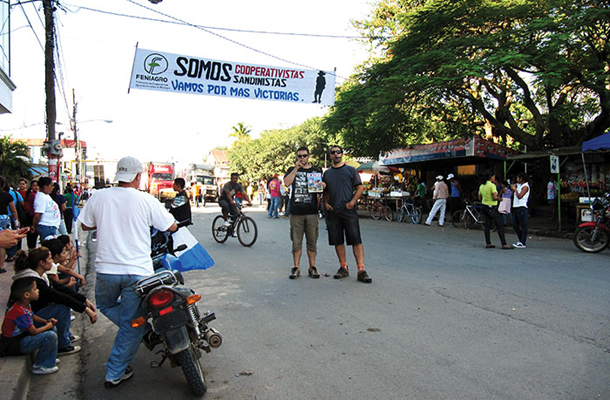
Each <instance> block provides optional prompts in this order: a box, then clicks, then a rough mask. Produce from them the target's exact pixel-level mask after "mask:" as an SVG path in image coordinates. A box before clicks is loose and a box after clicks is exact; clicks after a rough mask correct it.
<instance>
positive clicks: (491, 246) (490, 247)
mask: <svg viewBox="0 0 610 400" xmlns="http://www.w3.org/2000/svg"><path fill="white" fill-rule="evenodd" d="M495 247H496V246H495V245H493V244H488V245H487V246H485V248H487V249H494V248H495Z"/></svg>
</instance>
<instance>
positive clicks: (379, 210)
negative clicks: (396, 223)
mask: <svg viewBox="0 0 610 400" xmlns="http://www.w3.org/2000/svg"><path fill="white" fill-rule="evenodd" d="M369 214H370V215H371V218H373V219H374V220H376V221H379V220H380V219H382V218H385V219H386V220H387V221H391V220H392V219H394V214H393V212H392V209H391V208H390V207H388V206H386V205H385V204H383V202H382V201H381V200H380V199H376V200H375V201H374V202H373V205H372V206H369Z"/></svg>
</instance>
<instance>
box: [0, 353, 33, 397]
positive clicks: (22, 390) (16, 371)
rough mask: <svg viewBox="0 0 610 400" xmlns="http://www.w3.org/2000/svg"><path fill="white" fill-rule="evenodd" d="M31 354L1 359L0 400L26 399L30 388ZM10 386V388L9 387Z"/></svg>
mask: <svg viewBox="0 0 610 400" xmlns="http://www.w3.org/2000/svg"><path fill="white" fill-rule="evenodd" d="M31 369H32V357H31V356H29V355H28V356H17V357H3V358H1V359H0V386H1V387H3V388H5V389H4V390H2V391H0V400H25V399H27V396H28V391H29V388H30V378H31V376H30V370H31ZM9 388H10V389H9Z"/></svg>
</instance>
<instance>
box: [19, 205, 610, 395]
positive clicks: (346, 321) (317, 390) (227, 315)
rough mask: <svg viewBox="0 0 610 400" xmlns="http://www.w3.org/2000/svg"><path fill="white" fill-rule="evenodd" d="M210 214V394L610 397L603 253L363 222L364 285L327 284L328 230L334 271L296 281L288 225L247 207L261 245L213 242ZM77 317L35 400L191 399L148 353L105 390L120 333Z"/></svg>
mask: <svg viewBox="0 0 610 400" xmlns="http://www.w3.org/2000/svg"><path fill="white" fill-rule="evenodd" d="M217 212H218V208H217V207H215V206H212V205H208V207H206V208H205V209H204V210H196V211H195V221H196V223H195V227H194V228H193V229H192V231H193V232H194V233H195V235H196V236H197V237H198V238H199V239H200V241H201V243H202V244H203V245H204V246H205V247H206V248H207V249H208V251H209V252H210V253H211V254H212V256H213V257H214V259H215V261H216V266H215V267H213V268H212V269H210V270H208V271H196V272H189V273H187V274H185V276H186V280H187V283H188V284H189V285H191V286H192V287H193V288H194V289H196V290H197V291H199V292H200V293H201V294H202V295H203V299H204V300H203V301H202V302H201V304H202V305H201V306H200V307H203V308H204V309H207V308H209V309H210V310H213V311H215V312H216V313H217V316H218V320H217V321H215V322H214V323H213V325H214V326H215V327H216V328H217V329H219V330H220V331H221V332H222V333H223V335H224V339H225V340H224V344H223V346H222V347H221V348H219V349H216V350H213V351H212V353H210V354H207V355H204V357H203V362H202V364H203V366H204V370H205V373H206V376H207V380H208V384H209V390H208V394H207V395H206V397H205V398H208V399H230V400H234V399H259V400H260V399H278V400H279V399H282V400H285V399H330V398H339V399H366V398H369V399H418V400H422V399H423V400H425V399H469V400H470V399H486V400H488V399H519V400H523V399H553V400H559V399H610V379H608V377H609V376H610V335H609V333H610V291H609V290H608V287H610V285H609V284H610V267H609V264H610V263H609V261H610V251H606V252H604V253H602V254H593V255H589V254H583V253H582V252H579V251H578V250H576V249H575V247H574V246H573V244H572V243H571V242H570V241H567V240H560V239H552V238H543V237H534V238H532V239H531V240H530V242H529V243H528V248H527V249H525V250H512V251H503V250H499V249H485V248H484V241H483V233H482V232H481V231H471V232H467V231H465V230H457V229H454V228H451V227H446V228H438V227H425V226H421V225H418V226H414V225H410V224H398V223H388V222H383V221H372V220H368V219H364V220H362V221H361V224H362V230H363V237H364V247H365V259H366V264H367V269H368V271H369V273H370V275H371V277H372V278H373V283H372V284H370V285H365V284H362V283H359V282H356V278H355V276H350V277H349V278H347V279H345V280H342V281H336V280H334V279H332V275H333V274H334V272H335V271H336V269H337V267H338V265H337V262H336V258H335V254H334V250H333V249H332V248H329V247H328V246H327V239H326V232H325V231H324V225H323V223H322V225H321V226H322V229H321V231H320V240H319V245H320V246H319V256H318V269H319V270H320V272H321V273H322V274H328V275H327V276H324V275H323V276H322V277H321V278H320V279H319V280H312V279H309V278H308V277H306V276H302V277H301V278H300V279H298V280H294V281H293V280H289V279H288V274H289V270H290V266H291V255H290V253H289V248H290V247H289V242H288V239H287V234H288V220H268V219H267V218H266V217H265V215H264V214H263V213H262V212H261V211H257V210H253V211H251V212H250V215H251V216H254V218H255V219H256V221H257V222H258V224H259V240H258V241H257V243H256V244H255V246H254V247H252V248H243V247H241V245H240V244H239V243H238V241H237V240H236V239H230V240H229V241H228V242H227V243H225V244H224V245H219V244H216V243H215V242H213V240H212V237H211V233H210V229H209V227H210V224H211V220H212V217H213V216H214V215H215V213H217ZM508 238H509V240H513V241H514V239H515V238H514V237H513V235H508ZM495 239H496V241H497V237H496V238H495ZM496 244H498V243H496ZM348 260H349V261H351V260H353V257H352V256H351V254H350V255H349V258H348ZM350 266H353V263H352V264H350ZM354 267H355V266H354ZM353 270H355V268H353V269H352V271H353ZM90 277H92V274H90ZM90 289H92V288H91V287H90ZM91 297H93V295H91ZM84 321H85V320H84V319H82V318H78V319H77V321H76V323H75V328H77V329H82V328H83V327H84V336H85V339H84V341H83V343H82V346H83V347H84V351H83V352H81V353H80V356H79V357H76V356H72V357H74V358H72V359H69V358H68V357H64V360H65V361H66V362H64V363H63V364H62V370H61V371H60V372H59V373H58V374H55V375H54V376H50V377H44V379H38V377H35V378H34V379H33V382H32V394H31V396H30V397H31V398H36V399H42V398H56V397H53V396H59V395H61V396H62V397H63V398H79V399H102V398H104V399H105V398H107V396H108V395H110V394H112V395H113V397H115V396H116V398H130V399H146V398H153V397H154V398H164V397H166V396H167V397H169V396H173V397H174V398H188V397H189V394H188V389H187V387H186V384H185V381H184V378H183V377H182V375H181V371H180V370H179V369H172V368H170V366H169V365H163V366H162V367H161V368H159V369H153V368H151V367H150V365H149V364H150V362H151V361H152V360H154V359H155V356H154V355H153V354H151V353H150V352H148V351H147V350H146V349H145V348H144V347H142V348H140V350H139V352H138V355H137V358H136V360H135V362H134V363H133V367H134V369H135V376H134V378H133V379H132V380H131V381H129V382H126V383H124V384H123V385H121V386H120V387H118V388H116V389H113V390H112V392H111V391H109V390H107V389H104V388H103V385H102V380H103V377H104V371H105V369H104V362H105V360H106V357H107V355H108V352H109V349H110V346H111V341H112V340H113V337H114V327H113V326H112V325H111V324H110V323H109V322H108V320H106V319H105V317H103V316H102V317H101V318H100V321H99V322H98V323H97V324H96V325H94V326H91V325H88V323H86V322H84ZM71 374H74V375H73V376H70V375H71ZM45 379H46V380H45Z"/></svg>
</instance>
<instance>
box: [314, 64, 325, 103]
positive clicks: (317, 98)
mask: <svg viewBox="0 0 610 400" xmlns="http://www.w3.org/2000/svg"><path fill="white" fill-rule="evenodd" d="M324 75H326V74H325V73H324V71H320V72H318V77H317V78H316V91H315V92H314V94H313V101H312V103H321V102H322V92H323V91H324V88H325V87H326V78H325V77H324Z"/></svg>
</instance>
